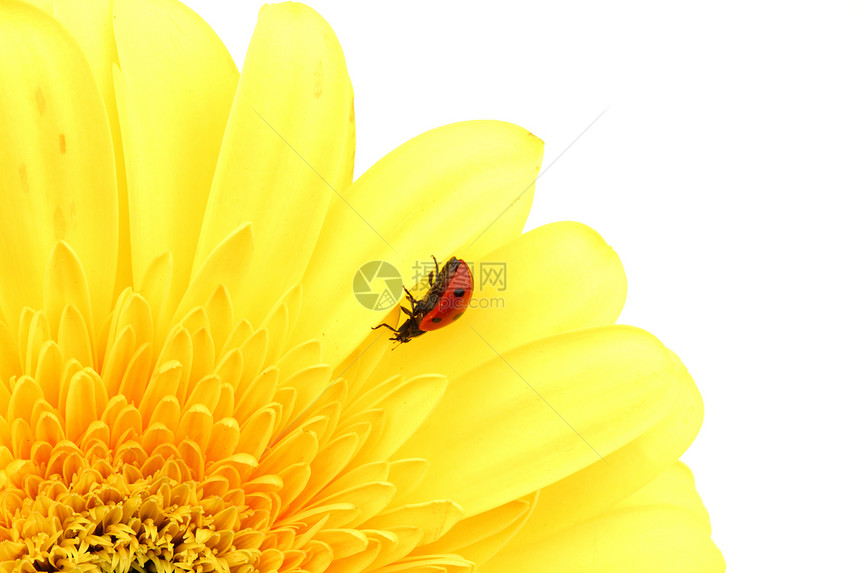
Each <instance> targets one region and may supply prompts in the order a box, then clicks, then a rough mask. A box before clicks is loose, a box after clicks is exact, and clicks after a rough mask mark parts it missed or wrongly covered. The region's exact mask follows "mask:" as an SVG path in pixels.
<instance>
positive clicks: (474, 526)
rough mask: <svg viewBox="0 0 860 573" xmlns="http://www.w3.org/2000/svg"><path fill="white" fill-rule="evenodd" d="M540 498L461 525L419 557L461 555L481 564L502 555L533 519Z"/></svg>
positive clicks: (508, 505) (527, 498)
mask: <svg viewBox="0 0 860 573" xmlns="http://www.w3.org/2000/svg"><path fill="white" fill-rule="evenodd" d="M538 496H539V494H538V493H537V492H534V493H530V494H529V495H527V496H524V497H522V498H520V499H516V500H514V501H511V502H508V503H506V504H504V505H500V506H499V507H494V508H493V509H491V510H489V511H485V512H484V513H480V514H478V515H474V516H472V517H469V518H467V519H464V520H462V521H460V522H459V523H457V525H455V526H454V527H453V528H451V531H449V532H448V533H446V534H445V535H444V536H443V537H442V538H441V539H440V540H439V541H437V542H435V543H431V544H430V545H425V546H424V547H421V548H420V549H419V550H418V551H417V552H416V553H420V554H429V553H457V554H458V555H462V556H463V557H465V558H466V559H468V560H469V561H474V562H475V563H477V564H479V565H480V564H481V563H483V562H485V561H487V560H488V559H489V558H490V557H492V556H493V555H494V554H495V553H497V552H498V551H499V549H501V548H502V547H503V546H504V545H505V544H506V543H507V542H508V541H509V540H510V538H511V537H513V536H514V535H516V534H517V532H518V531H519V530H520V528H521V527H522V526H523V524H524V523H526V520H528V519H529V516H530V515H531V514H532V511H533V510H534V508H535V505H536V502H537V500H538Z"/></svg>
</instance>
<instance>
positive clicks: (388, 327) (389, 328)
mask: <svg viewBox="0 0 860 573" xmlns="http://www.w3.org/2000/svg"><path fill="white" fill-rule="evenodd" d="M383 326H384V327H385V328H387V329H388V330H390V331H392V332H397V329H396V328H394V327H393V326H389V325H387V324H386V323H384V322H383V323H382V324H377V325H376V326H371V327H370V330H376V329H377V328H382V327H383Z"/></svg>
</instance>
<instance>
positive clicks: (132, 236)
mask: <svg viewBox="0 0 860 573" xmlns="http://www.w3.org/2000/svg"><path fill="white" fill-rule="evenodd" d="M44 4H46V5H45V6H42V7H41V9H38V8H34V7H32V6H30V5H27V4H23V3H19V2H17V1H11V0H3V1H2V3H0V58H2V66H0V192H2V194H3V209H2V210H0V269H2V271H0V273H2V274H0V380H2V383H0V414H2V415H3V417H0V464H2V466H0V467H2V469H3V471H2V473H0V570H2V571H48V570H69V571H71V570H82V571H86V570H101V571H129V570H135V571H173V570H188V571H192V570H193V571H236V572H242V571H255V570H259V571H302V572H321V571H330V572H360V571H377V572H379V573H383V572H390V573H393V572H413V573H419V572H422V573H424V572H427V573H429V572H444V571H450V572H461V571H475V570H477V568H478V567H480V569H481V570H482V571H489V572H506V571H533V570H540V571H582V570H594V571H610V570H619V571H622V570H623V571H631V570H649V571H651V570H654V571H692V570H695V571H720V570H722V569H723V568H724V564H723V561H722V557H721V556H720V553H719V551H718V550H717V549H716V548H715V547H714V545H713V543H712V542H711V541H710V532H709V526H708V518H707V514H706V513H705V511H704V509H703V507H702V504H701V502H700V501H699V499H698V497H697V495H696V493H695V489H694V486H693V483H692V479H691V476H690V474H689V472H688V471H687V470H686V469H685V468H684V467H683V466H681V465H680V464H679V463H678V462H677V459H678V456H679V455H680V454H681V453H682V452H683V451H684V450H685V449H686V447H687V446H688V445H689V443H690V442H691V441H692V439H693V437H694V436H695V434H696V432H697V430H698V428H699V425H700V422H701V417H702V405H701V401H700V397H699V394H698V392H697V390H696V388H695V385H694V384H693V382H692V380H691V379H690V377H689V375H688V374H687V372H686V370H685V369H684V367H683V365H682V364H681V362H680V361H679V360H678V359H677V357H675V356H674V354H672V353H671V352H670V351H669V350H667V349H666V348H665V347H663V346H662V345H661V344H660V343H659V342H658V341H657V340H656V339H654V338H653V337H652V336H650V335H649V334H647V333H646V332H644V331H642V330H638V329H635V328H631V327H624V326H615V325H614V324H613V323H614V321H615V319H616V318H617V316H618V314H619V312H620V310H621V306H622V304H623V301H624V298H625V294H626V283H625V278H624V273H623V271H622V268H621V265H620V263H619V261H618V258H617V257H616V255H615V254H614V252H613V251H612V249H611V248H609V247H608V246H607V245H606V244H605V243H604V242H603V240H602V239H601V238H600V237H599V236H598V235H597V234H596V233H595V232H594V231H592V230H591V229H589V228H588V227H585V226H584V225H580V224H576V223H557V224H554V225H548V226H546V227H542V228H540V229H536V230H534V231H531V232H529V233H526V234H521V231H522V228H523V224H524V222H525V218H526V215H527V213H528V211H529V207H530V204H531V198H532V193H533V190H534V189H533V188H534V186H533V183H534V180H535V178H536V176H537V173H538V170H539V167H540V161H541V156H542V150H543V146H542V142H541V141H540V140H539V139H538V138H537V137H535V136H534V135H532V134H531V133H529V132H528V131H526V130H524V129H522V128H519V127H517V126H514V125H510V124H506V123H502V122H491V121H481V122H466V123H460V124H454V125H449V126H445V127H441V128H439V129H436V130H433V131H430V132H428V133H425V134H423V135H420V136H418V137H416V138H415V139H413V140H411V141H409V142H407V143H405V144H404V145H403V146H401V147H400V148H398V149H396V150H395V151H393V152H392V153H390V154H389V155H388V156H386V157H385V158H383V159H382V160H381V161H379V162H378V163H377V164H376V165H375V166H374V167H373V168H371V169H370V170H369V171H368V172H367V173H365V174H364V175H362V177H360V178H359V179H358V180H357V181H355V182H353V157H354V149H355V129H354V118H353V112H352V109H353V107H352V89H351V84H350V81H349V77H348V75H347V72H346V65H345V61H344V57H343V54H342V53H341V50H340V46H339V44H338V42H337V39H336V38H335V36H334V33H333V32H332V31H331V29H330V28H329V27H328V25H327V24H326V23H325V21H324V20H322V18H320V16H319V15H317V14H316V13H315V12H314V11H313V10H311V9H310V8H307V7H305V6H302V5H300V4H281V5H275V6H267V7H265V8H264V9H263V10H262V11H261V13H260V20H259V24H258V26H257V29H256V31H255V34H254V37H253V40H252V42H251V45H250V48H249V51H248V55H247V58H246V61H245V64H244V66H243V70H242V74H241V76H240V75H239V74H238V72H237V70H236V68H235V66H234V64H233V62H232V61H231V59H230V57H229V55H228V54H227V52H226V50H225V49H224V46H223V45H222V44H221V42H220V41H219V40H218V38H217V37H216V36H215V35H214V33H213V32H212V31H211V30H210V29H209V28H208V27H207V26H206V25H205V24H204V23H203V22H202V21H201V20H200V19H199V18H198V17H197V16H196V15H195V14H193V13H192V12H191V11H189V10H188V9H187V8H185V7H184V6H182V5H181V4H178V3H176V2H173V1H172V0H114V1H113V2H112V1H110V0H101V1H98V2H91V3H87V5H86V6H83V5H81V4H80V3H75V2H67V1H60V0H55V1H54V2H53V3H51V2H47V3H44ZM416 214H420V216H416ZM431 254H435V255H437V256H440V257H444V256H451V255H452V254H455V255H457V256H460V257H462V258H463V259H464V260H467V261H471V264H472V265H474V266H473V268H479V267H480V265H481V264H482V263H487V264H488V265H489V264H491V263H492V264H498V263H503V264H504V265H505V269H506V276H505V280H506V282H505V286H504V287H501V286H500V285H499V283H498V282H493V281H488V284H487V285H484V284H482V283H481V281H478V283H477V284H476V292H475V300H482V299H483V300H489V299H490V298H491V297H492V296H493V295H494V294H499V293H498V291H500V290H501V289H502V288H504V294H503V303H504V304H503V305H495V306H492V305H487V307H485V308H482V307H481V306H480V305H478V308H476V309H474V310H470V311H469V312H468V314H467V315H465V318H464V319H463V320H460V321H458V322H457V323H456V324H452V325H451V326H448V327H446V328H445V330H444V332H443V331H440V332H439V333H433V334H429V335H427V336H424V337H422V338H421V339H420V340H417V341H414V342H412V343H410V344H408V345H403V346H401V347H400V348H397V350H396V352H390V351H389V348H390V345H389V342H388V341H387V334H386V333H385V332H383V331H382V330H379V331H371V329H370V327H371V326H374V325H376V324H378V323H379V322H381V321H382V320H385V319H388V320H389V321H394V320H396V315H397V313H398V312H399V309H398V307H397V306H393V307H392V308H393V310H391V311H390V312H389V313H388V314H387V315H386V314H385V312H384V311H380V310H379V305H370V306H371V307H370V308H368V306H367V305H364V304H360V302H359V301H358V300H357V299H356V296H355V293H354V292H353V287H354V278H355V274H356V272H357V271H358V270H359V269H361V268H362V266H363V265H364V264H366V263H368V262H372V261H385V262H386V263H387V264H389V265H391V266H392V267H393V268H395V269H397V271H398V273H399V274H400V275H401V276H403V277H408V276H410V274H411V271H412V267H413V266H414V265H415V262H416V261H420V260H424V259H426V258H428V257H429V255H431ZM548 261H553V263H554V264H552V265H550V264H545V263H547V262H548ZM534 268H540V269H545V271H544V272H543V273H542V274H540V275H536V274H535V273H533V272H532V269H534ZM490 283H492V284H490ZM508 284H509V285H510V287H509V288H508V287H507V285H508ZM547 285H564V290H565V292H564V297H563V304H560V303H559V300H557V299H556V298H555V297H554V296H547V294H546V293H547V292H550V291H548V290H547ZM482 297H483V298H482Z"/></svg>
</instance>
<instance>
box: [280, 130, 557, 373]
mask: <svg viewBox="0 0 860 573" xmlns="http://www.w3.org/2000/svg"><path fill="white" fill-rule="evenodd" d="M542 155H543V142H541V141H540V140H539V139H538V138H536V137H535V136H533V135H532V134H530V133H528V132H527V131H525V130H524V129H522V128H519V127H517V126H514V125H511V124H508V123H503V122H493V121H474V122H465V123H457V124H452V125H448V126H445V127H440V128H438V129H434V130H432V131H429V132H427V133H425V134H423V135H420V136H418V137H416V138H415V139H412V140H411V141H409V142H407V143H405V144H404V145H402V146H400V147H399V148H398V149H396V150H394V151H393V152H391V153H389V154H388V155H387V156H386V157H384V158H383V159H382V160H380V161H379V162H378V163H377V164H376V165H374V166H373V167H372V168H371V169H370V170H369V171H368V172H367V173H365V174H364V175H362V176H361V177H360V178H359V179H358V181H356V182H355V183H354V184H353V185H352V187H350V188H349V190H348V191H347V192H346V193H345V194H344V195H343V199H340V198H338V199H335V200H334V201H333V202H332V205H331V208H330V210H329V213H328V214H327V215H326V221H325V225H324V226H323V229H322V231H321V232H320V240H319V243H318V244H317V247H316V249H315V250H314V256H313V259H312V260H311V262H310V264H309V265H308V270H307V272H306V274H305V277H304V279H303V281H302V284H303V287H304V293H305V304H304V306H303V309H302V315H301V316H300V317H299V321H298V325H297V327H296V331H295V332H294V333H293V341H294V342H302V341H304V340H310V339H318V340H320V341H322V342H323V357H324V360H325V361H326V362H329V363H333V364H337V363H338V362H340V361H341V360H342V359H344V358H345V357H346V356H348V355H349V354H350V353H351V352H352V351H353V349H354V348H355V347H356V346H357V345H358V343H359V342H360V341H361V340H363V339H364V338H365V337H366V336H367V335H368V333H369V331H370V327H371V326H374V325H376V324H379V321H380V319H381V318H382V315H381V314H380V313H379V312H378V311H372V310H369V309H367V308H365V307H364V306H362V305H361V304H359V303H358V302H357V301H356V299H355V296H354V295H353V292H352V285H353V276H354V275H355V273H356V271H358V270H359V268H360V267H361V266H362V265H363V264H365V263H367V262H370V261H374V260H379V259H385V260H386V261H388V262H390V263H391V264H393V265H394V266H395V267H396V268H397V269H398V270H399V272H400V275H401V277H403V278H404V280H407V282H408V277H409V276H410V275H411V274H412V267H413V266H414V265H415V263H416V261H424V260H427V259H428V258H429V257H430V255H436V256H437V257H439V258H440V259H443V258H444V257H446V256H450V255H451V254H453V253H452V251H454V250H455V249H457V248H458V247H461V246H462V245H463V244H464V243H467V242H468V241H469V240H470V239H471V238H472V237H474V236H475V235H476V234H477V233H478V232H479V231H481V230H482V229H484V228H486V227H487V226H488V225H490V224H492V222H493V219H494V218H495V217H496V216H497V215H498V211H499V210H500V209H501V208H502V207H503V206H506V205H508V204H509V203H510V202H511V201H512V200H513V199H514V198H515V197H516V196H518V195H519V194H520V192H521V191H522V190H523V188H525V187H526V186H527V185H529V184H530V182H532V181H533V180H534V178H535V176H536V175H537V171H538V168H539V167H540V160H541V157H542ZM457 254H459V253H457ZM398 294H399V293H398ZM323 335H324V336H323Z"/></svg>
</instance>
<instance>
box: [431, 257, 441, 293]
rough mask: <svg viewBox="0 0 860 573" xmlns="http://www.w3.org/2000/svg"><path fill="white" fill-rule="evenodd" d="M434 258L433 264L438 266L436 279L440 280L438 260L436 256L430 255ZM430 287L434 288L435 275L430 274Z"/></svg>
mask: <svg viewBox="0 0 860 573" xmlns="http://www.w3.org/2000/svg"><path fill="white" fill-rule="evenodd" d="M430 256H431V257H433V264H434V265H436V278H437V279H438V278H439V261H437V260H436V255H430ZM430 286H433V273H432V272H431V273H430Z"/></svg>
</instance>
